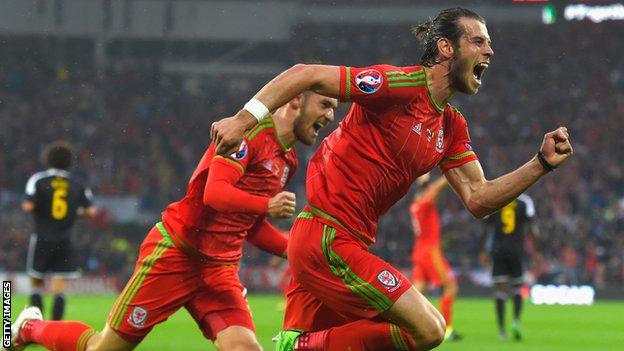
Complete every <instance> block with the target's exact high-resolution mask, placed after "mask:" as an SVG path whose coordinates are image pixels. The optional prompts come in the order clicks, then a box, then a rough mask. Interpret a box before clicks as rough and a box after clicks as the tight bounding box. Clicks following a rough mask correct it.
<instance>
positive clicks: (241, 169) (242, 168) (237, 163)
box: [214, 155, 245, 174]
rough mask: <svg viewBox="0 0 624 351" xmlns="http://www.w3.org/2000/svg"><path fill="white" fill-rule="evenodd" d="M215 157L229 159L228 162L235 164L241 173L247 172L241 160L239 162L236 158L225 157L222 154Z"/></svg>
mask: <svg viewBox="0 0 624 351" xmlns="http://www.w3.org/2000/svg"><path fill="white" fill-rule="evenodd" d="M214 158H219V159H222V160H224V161H227V162H229V163H231V164H233V165H234V166H236V167H237V168H238V169H239V170H240V171H241V173H243V174H245V167H244V166H243V165H242V164H241V163H240V162H238V161H236V160H232V159H231V158H229V157H223V156H220V155H217V156H215V157H214Z"/></svg>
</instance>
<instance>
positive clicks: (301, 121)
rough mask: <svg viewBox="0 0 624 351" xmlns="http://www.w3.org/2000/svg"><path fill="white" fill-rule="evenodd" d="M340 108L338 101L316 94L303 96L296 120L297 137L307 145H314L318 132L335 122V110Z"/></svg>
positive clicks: (295, 130)
mask: <svg viewBox="0 0 624 351" xmlns="http://www.w3.org/2000/svg"><path fill="white" fill-rule="evenodd" d="M337 106H338V101H337V100H336V99H332V98H328V97H326V96H323V95H319V94H316V93H306V94H304V96H303V102H302V105H301V110H300V114H299V116H298V117H297V119H296V120H295V128H294V132H295V137H297V140H299V141H301V142H302V143H304V144H306V145H314V142H315V141H316V137H317V136H318V132H319V130H320V129H321V128H323V127H325V126H326V125H327V124H328V123H329V122H332V121H333V120H334V109H335V108H336V107H337Z"/></svg>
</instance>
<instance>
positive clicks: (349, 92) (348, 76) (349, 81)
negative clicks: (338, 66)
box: [345, 67, 351, 101]
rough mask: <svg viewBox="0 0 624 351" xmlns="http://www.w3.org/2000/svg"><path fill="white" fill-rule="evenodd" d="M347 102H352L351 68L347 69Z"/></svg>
mask: <svg viewBox="0 0 624 351" xmlns="http://www.w3.org/2000/svg"><path fill="white" fill-rule="evenodd" d="M345 68H346V69H345V100H346V101H350V100H351V67H345Z"/></svg>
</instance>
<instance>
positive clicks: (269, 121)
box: [243, 114, 292, 173]
mask: <svg viewBox="0 0 624 351" xmlns="http://www.w3.org/2000/svg"><path fill="white" fill-rule="evenodd" d="M269 127H271V128H273V130H274V131H275V139H276V140H277V143H278V144H279V146H280V147H281V148H282V150H283V151H284V152H288V151H290V150H292V146H286V144H284V142H283V141H282V139H281V138H280V137H279V134H277V127H276V126H275V121H273V115H272V114H269V115H268V116H267V117H265V118H264V119H263V120H262V121H260V122H259V123H258V124H256V126H255V127H253V128H252V129H251V130H250V131H248V132H247V134H245V136H246V137H247V140H248V141H251V139H253V138H255V137H256V136H257V135H258V134H260V132H261V131H263V130H264V129H266V128H269ZM243 173H245V170H244V169H243Z"/></svg>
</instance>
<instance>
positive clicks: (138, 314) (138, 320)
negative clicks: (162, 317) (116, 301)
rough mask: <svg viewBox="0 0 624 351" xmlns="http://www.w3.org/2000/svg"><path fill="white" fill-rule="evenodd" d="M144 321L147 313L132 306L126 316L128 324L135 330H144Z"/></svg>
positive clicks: (140, 308)
mask: <svg viewBox="0 0 624 351" xmlns="http://www.w3.org/2000/svg"><path fill="white" fill-rule="evenodd" d="M145 320H147V311H146V310H145V309H144V308H143V307H140V306H134V308H133V309H132V312H130V316H128V323H130V325H132V326H133V327H135V328H139V329H141V328H144V327H145Z"/></svg>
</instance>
